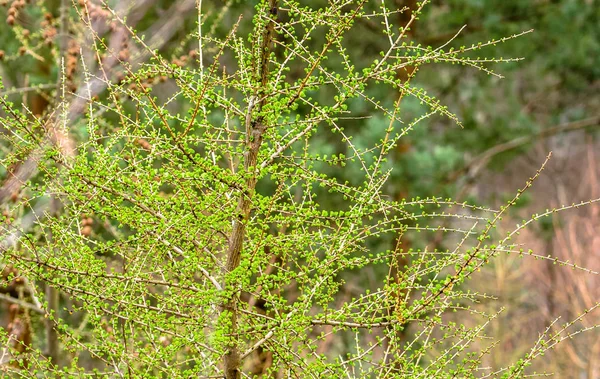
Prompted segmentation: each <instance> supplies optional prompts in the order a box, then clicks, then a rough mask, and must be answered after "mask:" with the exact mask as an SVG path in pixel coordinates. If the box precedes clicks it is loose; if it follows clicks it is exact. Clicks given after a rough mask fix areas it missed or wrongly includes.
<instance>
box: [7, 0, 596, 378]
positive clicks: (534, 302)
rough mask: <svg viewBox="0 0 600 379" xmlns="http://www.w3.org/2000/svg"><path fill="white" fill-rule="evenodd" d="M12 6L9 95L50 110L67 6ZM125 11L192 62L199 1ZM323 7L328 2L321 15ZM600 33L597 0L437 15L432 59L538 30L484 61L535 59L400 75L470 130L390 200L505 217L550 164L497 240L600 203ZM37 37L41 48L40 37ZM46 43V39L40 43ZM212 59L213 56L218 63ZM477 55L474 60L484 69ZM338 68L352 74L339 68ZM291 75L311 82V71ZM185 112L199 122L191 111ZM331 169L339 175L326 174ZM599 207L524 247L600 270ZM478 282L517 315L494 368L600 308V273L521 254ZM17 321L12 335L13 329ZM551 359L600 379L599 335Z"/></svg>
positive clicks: (368, 47)
mask: <svg viewBox="0 0 600 379" xmlns="http://www.w3.org/2000/svg"><path fill="white" fill-rule="evenodd" d="M0 3H1V4H3V6H2V8H1V9H0V15H2V17H1V18H2V19H5V20H6V21H0V47H1V49H2V51H0V75H1V77H2V81H3V83H4V87H5V89H4V90H3V92H2V94H5V95H9V98H10V99H11V100H12V101H13V102H15V103H19V102H21V103H22V104H23V105H24V106H26V107H27V108H28V109H30V110H31V112H32V114H36V115H41V114H45V113H48V112H51V111H52V109H51V106H52V104H53V95H51V92H50V89H51V88H54V86H55V85H56V77H57V74H58V72H59V70H61V68H60V67H58V66H57V65H55V64H53V62H56V60H55V59H54V58H55V57H54V56H53V54H55V53H53V52H55V51H56V50H55V49H54V47H53V44H54V46H56V44H57V43H58V39H59V38H60V36H61V34H60V30H61V29H60V26H59V25H60V22H59V20H58V19H57V17H58V15H59V13H60V12H59V11H58V8H59V6H60V1H58V0H54V1H37V2H36V1H33V2H28V3H27V5H25V2H23V4H22V5H20V8H19V9H18V13H19V14H18V16H17V17H16V18H15V17H14V13H13V12H12V11H11V10H10V9H13V8H14V4H15V3H18V2H16V1H15V2H9V1H6V0H0ZM30 3H31V4H30ZM69 3H70V2H69ZM112 3H114V4H112ZM112 3H111V4H112V5H113V6H114V7H115V9H125V8H126V9H127V12H129V13H128V14H129V15H128V22H130V23H131V24H132V25H134V26H135V28H136V30H138V31H140V33H141V34H143V35H146V36H147V37H148V39H147V40H149V41H150V42H153V43H155V45H154V46H155V47H156V48H157V49H159V51H160V52H161V53H163V54H165V56H167V57H171V59H172V61H173V62H174V63H175V64H178V65H188V64H191V63H190V62H191V61H192V60H193V58H194V48H195V47H196V46H197V41H196V40H195V39H194V38H193V37H192V36H191V35H190V33H189V31H190V30H195V29H196V22H197V14H196V12H195V11H193V9H194V7H195V3H196V2H195V1H194V0H192V1H190V0H183V1H177V2H176V1H165V0H162V1H161V0H144V1H142V0H140V1H131V2H127V1H122V2H112ZM256 3H257V2H256V1H247V2H246V1H220V0H219V1H217V0H212V1H208V0H207V1H204V2H203V7H204V8H203V9H204V10H205V13H206V14H205V27H206V28H207V29H209V30H211V32H213V33H215V35H218V36H224V35H226V33H227V32H228V31H229V30H230V29H231V27H232V26H233V24H234V23H235V22H236V21H237V19H238V16H239V15H240V14H245V15H247V17H246V19H247V20H250V19H251V15H252V14H253V12H254V10H253V7H254V6H255V5H256ZM369 3H370V4H369V6H370V7H372V8H373V10H376V9H377V6H378V3H377V2H369ZM371 3H372V4H371ZM386 3H394V4H393V5H390V4H388V6H393V7H395V8H397V9H404V11H402V12H397V13H395V14H394V15H393V17H395V18H396V19H395V21H394V22H395V23H396V24H397V25H405V24H406V23H407V22H408V20H410V18H411V16H412V12H413V11H414V10H415V9H417V7H418V4H417V1H416V0H387V1H386ZM325 4H326V2H323V1H314V2H311V7H314V8H316V7H319V6H323V5H325ZM17 5H18V4H17ZM68 6H72V5H70V4H69V5H68ZM73 6H74V5H73ZM44 20H45V21H44ZM358 22H359V23H360V25H359V27H358V28H357V29H356V31H355V32H353V33H350V34H348V35H347V36H346V43H347V44H348V46H352V49H351V50H350V51H349V52H348V53H349V54H350V55H351V56H352V57H353V58H354V59H355V60H357V61H359V62H360V59H361V57H363V56H364V57H365V59H366V57H367V56H369V57H371V56H372V55H373V54H377V53H378V52H379V51H383V50H385V49H386V46H387V45H388V42H387V40H385V39H382V37H381V25H379V24H378V21H377V22H372V23H371V22H369V20H368V19H361V20H360V21H358ZM599 25H600V3H599V2H598V1H596V0H529V1H522V0H446V1H433V2H432V3H431V4H429V5H427V6H426V7H425V9H424V13H423V14H422V15H421V16H420V17H419V20H418V21H417V22H416V23H415V24H413V26H412V27H411V29H410V32H409V38H410V39H411V40H412V41H414V42H415V43H417V44H421V45H423V46H432V47H434V48H436V47H439V46H442V45H445V44H446V43H448V41H450V43H449V44H448V47H450V46H453V47H455V48H459V47H460V46H462V45H465V46H470V45H471V44H473V43H475V44H476V43H478V42H483V43H485V42H486V41H490V40H498V39H501V38H503V37H510V36H513V35H517V34H520V33H522V32H526V31H530V30H533V32H531V33H526V34H524V35H522V36H520V37H518V38H514V39H510V40H508V41H506V42H503V43H498V44H494V46H490V47H488V48H487V49H486V50H485V53H486V54H487V55H486V56H494V57H511V58H515V57H518V58H524V59H523V60H519V61H514V62H509V63H499V64H493V65H492V66H490V67H491V68H492V69H493V70H494V73H496V74H497V75H493V74H490V73H486V72H483V71H480V70H477V69H476V68H473V67H469V66H463V65H452V64H449V63H438V64H431V65H423V66H420V67H419V68H418V70H417V69H414V68H408V69H407V70H406V71H403V72H398V73H397V75H398V76H400V77H406V78H407V79H408V78H412V79H411V83H412V84H413V85H415V86H419V87H423V88H424V89H426V90H427V92H428V94H430V95H432V96H435V97H436V98H438V99H439V100H440V102H441V104H443V105H446V106H447V107H448V110H449V111H450V112H452V113H454V114H455V115H456V116H457V118H458V119H459V120H460V121H461V123H462V128H461V127H460V126H459V125H458V124H457V122H455V121H454V120H452V119H450V118H448V117H446V116H443V115H437V114H436V115H434V116H432V117H430V118H428V119H426V120H424V121H422V122H418V123H417V124H415V126H414V128H413V130H412V131H411V132H410V133H409V134H408V136H407V137H405V138H403V139H402V140H401V143H400V144H399V145H398V146H397V148H396V150H395V151H394V153H393V155H392V156H391V157H390V159H389V161H388V162H387V165H388V166H389V167H393V171H392V176H391V178H390V180H389V182H388V183H387V184H386V187H385V190H384V191H385V193H386V195H387V196H390V197H392V198H395V199H402V198H408V199H410V198H413V197H421V198H424V197H427V196H438V197H443V198H447V197H450V198H453V199H455V200H457V201H460V202H462V201H468V202H471V203H476V204H479V205H483V206H488V207H491V208H495V209H497V208H499V207H500V206H501V205H503V204H505V203H506V202H507V200H508V199H510V198H512V196H514V194H515V192H516V191H517V190H518V189H519V188H521V187H523V186H524V185H525V182H526V181H527V179H528V178H530V177H531V176H533V175H534V174H535V172H536V171H537V170H538V169H539V168H540V167H541V165H542V164H543V162H544V161H545V159H546V156H547V155H548V154H549V152H552V158H551V159H550V161H549V163H548V165H547V167H546V168H545V170H544V171H543V173H542V175H541V177H540V179H538V180H537V181H536V182H535V184H534V186H533V187H532V188H531V189H530V190H529V191H528V192H527V193H526V194H525V196H524V197H523V198H522V199H521V201H520V202H519V203H518V205H517V206H516V207H514V208H513V209H512V210H511V212H510V217H506V218H504V220H503V224H502V225H501V226H502V227H503V228H505V230H499V231H498V235H503V233H506V232H507V231H510V230H512V229H514V227H515V225H516V224H517V223H520V222H521V221H522V220H523V219H525V220H527V219H529V218H530V217H531V215H532V214H534V213H540V212H543V211H544V210H546V209H547V208H553V207H560V206H561V205H566V204H572V203H577V202H580V201H584V200H589V199H596V198H600V181H599V179H598V178H599V177H600V168H599V165H600V163H599V161H598V159H599V158H600V142H599V141H598V130H599V127H600V26H599ZM249 27H251V25H250V24H248V23H246V24H242V25H241V26H240V28H241V30H242V32H243V28H249ZM67 29H68V28H67ZM67 31H68V32H73V33H76V32H77V31H76V30H67ZM459 31H460V33H459ZM63 32H64V30H63ZM115 33H116V32H113V34H115ZM32 35H33V36H35V38H37V39H32V37H31V36H32ZM34 40H35V41H37V42H35V43H33V42H32V41H34ZM69 48H72V49H73V52H74V53H73V55H74V56H76V55H77V53H78V51H79V47H78V46H71V45H69ZM130 48H131V51H128V50H126V49H123V50H122V51H123V54H124V57H123V58H124V59H127V58H128V56H127V54H130V53H131V55H132V56H133V55H134V53H135V51H134V50H133V46H131V47H130ZM214 53H215V52H214V51H212V52H211V51H207V52H206V59H210V57H212V55H214ZM479 53H480V52H477V53H474V56H473V58H476V57H477V54H479ZM196 54H197V52H196ZM276 54H277V50H276ZM36 55H37V57H36ZM190 57H191V58H190ZM40 58H47V59H40ZM225 59H228V58H227V57H225ZM229 59H233V57H229ZM66 64H67V66H66V69H63V70H66V72H67V73H70V74H71V75H72V76H73V78H70V79H69V80H70V81H71V83H72V86H73V88H71V89H72V90H77V80H76V79H75V78H76V77H77V68H76V66H77V64H78V63H77V59H75V63H73V64H72V66H69V63H68V62H66ZM232 65H233V63H232ZM328 65H329V68H330V69H331V70H332V71H335V70H336V65H339V62H335V61H331V62H328ZM69 67H73V68H72V70H71V69H70V68H69ZM69 70H71V71H69ZM338 70H342V71H343V68H342V66H341V65H339V68H338ZM290 75H291V76H292V77H293V76H294V75H298V76H300V75H303V72H302V71H301V72H298V73H294V72H291V73H290ZM499 76H502V77H499ZM169 88H170V87H169V83H165V84H164V94H163V96H168V94H169ZM370 95H371V96H372V97H373V98H374V99H378V100H380V101H381V102H382V103H383V104H385V106H387V107H391V106H392V105H393V103H394V101H396V99H397V97H398V94H397V93H377V92H374V93H371V94H370ZM322 96H323V97H324V98H323V99H318V100H320V102H321V100H322V102H326V101H327V100H326V97H327V93H322ZM171 106H172V108H173V110H176V111H179V110H181V111H182V112H185V108H184V107H183V105H179V104H172V105H171ZM49 107H50V108H49ZM180 108H181V109H180ZM351 108H352V109H351V110H352V112H353V114H354V115H360V116H362V117H356V118H353V119H351V120H347V121H346V122H345V125H344V128H346V129H347V130H348V132H349V133H350V134H352V135H353V136H354V142H355V143H356V145H357V146H359V147H360V146H370V145H373V143H374V141H372V140H371V139H372V136H373V135H379V133H373V130H383V129H385V128H387V126H388V120H387V119H386V118H383V117H382V118H378V117H377V116H373V117H371V115H370V112H371V109H370V108H369V107H368V106H367V104H366V103H365V102H361V101H360V100H356V101H355V103H354V104H351ZM400 109H401V115H402V118H403V119H405V120H417V119H419V117H421V116H422V115H424V114H425V113H427V112H428V111H429V109H428V108H427V106H426V105H423V104H421V103H420V101H419V100H418V99H415V98H414V97H405V98H404V99H403V100H402V103H401V105H400ZM301 111H302V110H301V109H300V110H299V111H298V112H301ZM2 112H3V111H2ZM1 116H2V117H5V116H6V115H5V114H3V113H2V114H1ZM0 129H1V128H0ZM1 132H2V133H6V132H7V131H6V130H1ZM74 133H75V134H76V133H77V131H74ZM313 141H314V144H313V145H312V146H311V148H312V149H315V150H318V151H320V152H321V153H323V154H326V153H327V152H331V153H339V152H344V149H346V147H345V146H344V145H342V144H341V142H340V141H339V140H336V141H337V142H332V141H333V140H332V139H330V136H329V135H328V133H327V132H326V131H322V132H319V133H317V134H316V135H315V136H314V138H313ZM336 143H340V145H339V146H338V145H336ZM347 155H350V154H347ZM316 165H318V163H316ZM316 168H317V169H318V167H316ZM322 169H323V170H324V171H327V170H334V169H335V168H332V167H330V166H327V165H323V167H322ZM1 174H2V178H3V179H4V182H3V187H2V188H3V190H2V191H3V192H0V199H1V200H2V201H3V202H8V201H11V196H13V193H15V191H14V188H13V187H10V188H9V187H8V184H9V183H8V179H7V178H8V176H7V169H6V168H2V172H1ZM332 174H333V175H335V176H338V177H339V178H340V180H349V181H352V178H353V177H354V176H355V175H354V174H353V172H352V166H349V169H348V170H343V171H338V172H335V173H332ZM9 189H10V191H9ZM17 192H18V191H17ZM326 196H327V194H326V193H323V194H321V195H320V197H321V201H322V202H323V203H324V204H325V203H326V204H329V206H330V207H331V208H332V209H334V208H335V207H336V201H337V199H327V197H326ZM599 206H600V205H596V204H592V205H590V206H587V207H584V208H581V209H574V210H569V211H567V212H562V213H560V214H558V215H552V216H549V217H547V218H544V219H542V220H541V221H540V222H537V223H535V224H534V225H532V226H531V227H529V228H527V230H526V231H524V232H522V233H521V235H520V236H519V237H518V239H517V240H515V241H514V242H515V243H518V244H520V245H521V247H523V248H524V249H525V250H527V249H533V250H534V252H535V253H536V254H539V255H540V256H548V255H552V256H554V257H557V258H559V259H561V260H563V261H569V262H575V263H576V264H577V265H579V266H583V267H586V268H588V269H590V270H594V271H600V209H599V208H598V207H599ZM101 227H102V226H99V225H96V226H95V228H101ZM442 234H443V233H442ZM442 234H440V233H414V234H411V233H408V234H406V235H405V236H403V238H402V241H401V243H402V246H403V249H405V250H409V249H425V248H426V249H428V250H433V249H441V250H443V249H447V248H451V247H452V245H453V243H454V242H455V241H454V240H452V238H446V236H444V235H442ZM396 242H397V241H380V245H377V246H373V249H385V248H390V246H391V245H392V244H395V243H396ZM386 246H387V247H386ZM380 275H382V274H381V273H378V272H376V271H372V272H367V273H365V275H364V277H360V278H354V279H352V282H350V281H349V287H351V286H358V287H360V286H363V285H365V284H364V283H363V281H369V280H371V281H372V280H377V277H378V276H380ZM467 285H468V286H471V287H472V289H473V290H474V291H479V292H481V293H486V294H488V295H489V296H490V297H495V298H497V300H495V301H494V300H491V299H490V300H489V301H482V302H481V303H480V304H479V307H481V309H482V310H485V311H487V312H492V313H493V312H496V311H500V309H503V308H504V309H505V310H504V311H503V312H501V313H500V314H499V315H498V317H497V318H496V319H495V320H494V321H493V322H492V323H491V324H490V325H489V328H488V332H487V335H488V337H490V344H494V341H496V340H500V341H501V343H500V344H498V345H497V346H496V347H495V349H493V350H492V353H491V354H489V355H488V356H487V357H486V358H485V359H486V360H487V361H488V362H487V363H489V365H490V366H494V367H503V366H506V365H507V364H508V363H509V362H513V361H514V360H515V359H518V358H519V357H521V356H522V355H523V354H524V353H525V352H526V351H528V350H529V349H530V347H531V346H532V344H534V343H535V341H536V340H537V338H538V335H539V333H540V332H541V331H543V330H544V329H546V328H554V327H556V325H559V324H563V323H564V322H566V321H568V320H573V319H575V318H577V317H578V316H579V315H580V314H581V313H582V312H583V311H584V310H585V309H587V308H590V307H592V306H594V305H595V304H596V302H597V301H598V299H600V280H599V278H598V276H597V275H592V274H589V273H586V272H583V271H581V270H571V269H570V268H568V267H563V266H560V265H556V264H553V262H552V261H549V260H543V259H534V258H533V257H531V256H527V255H526V256H524V257H520V256H519V255H518V254H516V255H515V254H507V255H503V256H501V257H499V258H497V259H495V260H493V261H492V262H490V264H489V265H488V266H486V267H485V268H484V269H482V270H481V272H479V273H477V275H476V276H475V277H474V278H473V279H472V280H471V281H469V282H468V284H467ZM5 292H6V291H5ZM7 309H8V308H7ZM7 309H6V310H5V312H4V314H5V316H6V317H7V322H6V323H5V324H8V323H10V317H13V316H14V315H13V316H11V315H10V312H9V311H8V310H7ZM448 317H451V316H448ZM557 319H558V320H559V321H558V322H556V320H557ZM463 322H466V323H468V322H469V321H468V320H463ZM473 322H475V321H473ZM597 323H600V317H599V315H598V314H597V313H592V314H590V315H588V317H587V318H586V319H584V320H583V321H581V325H582V326H583V327H587V326H589V327H591V326H593V325H595V324H597ZM407 333H410V326H409V329H408V332H407ZM328 343H329V344H333V343H335V341H327V340H325V341H323V345H322V346H320V347H319V349H320V351H326V349H328V348H331V346H328V345H327V344H328ZM481 348H482V349H483V348H484V346H482V347H481ZM551 354H552V356H551V357H549V358H548V357H547V358H545V359H542V360H538V361H535V362H536V363H534V369H537V370H538V371H546V372H554V373H556V374H557V377H561V378H571V377H572V378H599V377H600V335H599V333H598V332H597V331H596V330H595V329H594V330H590V331H588V332H586V333H581V334H578V335H576V336H574V337H573V338H571V339H569V340H567V341H565V342H564V343H562V344H560V345H559V346H558V347H557V348H556V349H555V350H554V351H553V352H552V353H551ZM535 365H539V366H535Z"/></svg>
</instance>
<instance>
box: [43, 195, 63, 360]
mask: <svg viewBox="0 0 600 379" xmlns="http://www.w3.org/2000/svg"><path fill="white" fill-rule="evenodd" d="M60 206H61V204H60V201H59V200H58V199H57V198H56V197H54V196H51V198H50V213H51V214H52V215H53V216H56V215H57V214H58V213H59V212H60ZM48 238H49V240H50V241H52V240H53V236H52V232H49V233H48ZM45 295H46V302H47V303H48V306H47V312H48V317H46V356H47V357H48V359H49V360H50V362H51V363H52V364H53V365H58V363H59V362H58V353H59V351H58V349H59V346H58V333H57V331H56V322H55V321H54V318H55V317H58V302H59V296H58V290H57V289H56V288H54V287H52V286H51V285H50V284H49V283H45Z"/></svg>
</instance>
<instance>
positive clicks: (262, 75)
mask: <svg viewBox="0 0 600 379" xmlns="http://www.w3.org/2000/svg"><path fill="white" fill-rule="evenodd" d="M277 5H278V0H269V9H268V15H267V17H269V19H270V21H269V22H268V23H267V25H266V27H265V29H264V31H263V38H262V40H261V46H260V51H261V53H260V62H259V64H260V66H259V81H260V82H259V83H260V84H259V89H258V91H257V94H256V95H257V99H258V104H257V105H258V106H257V107H256V110H257V114H258V116H257V117H254V116H253V111H254V109H255V107H254V104H253V102H254V99H253V100H251V104H249V106H248V112H247V116H246V153H245V154H244V172H246V173H250V172H252V173H253V174H252V175H248V178H247V179H246V190H245V191H244V192H243V193H242V194H241V195H240V199H239V202H238V207H237V211H236V215H235V218H234V221H233V230H232V232H231V238H230V243H229V248H228V249H227V264H226V265H225V270H226V276H225V285H224V286H223V287H224V288H225V289H227V290H232V283H230V282H229V280H228V277H227V274H228V273H230V272H232V271H233V270H235V269H236V268H237V267H238V266H239V265H240V260H241V257H242V247H243V244H244V238H245V236H246V222H247V221H248V218H249V217H250V212H251V210H252V195H253V193H254V190H255V188H256V182H257V180H258V178H257V175H256V167H257V161H258V152H259V150H260V147H261V145H262V141H263V134H264V132H265V130H266V129H267V126H266V125H265V124H264V116H263V115H262V114H261V112H262V109H263V107H264V105H265V104H266V95H265V94H266V87H267V81H268V73H269V72H268V71H269V57H270V54H271V53H270V45H271V41H272V39H273V33H274V29H275V26H274V22H273V20H274V19H275V17H276V16H277ZM221 312H223V313H226V317H227V318H228V321H229V335H230V339H229V342H228V351H227V353H226V354H225V356H224V359H223V364H224V370H225V378H226V379H240V378H241V358H240V351H239V348H238V343H237V339H238V338H237V331H238V295H237V293H236V291H232V293H231V295H229V297H228V298H227V299H225V301H224V302H223V304H222V306H221Z"/></svg>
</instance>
